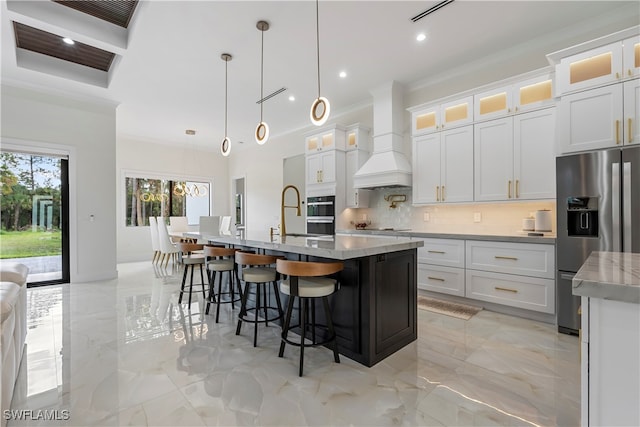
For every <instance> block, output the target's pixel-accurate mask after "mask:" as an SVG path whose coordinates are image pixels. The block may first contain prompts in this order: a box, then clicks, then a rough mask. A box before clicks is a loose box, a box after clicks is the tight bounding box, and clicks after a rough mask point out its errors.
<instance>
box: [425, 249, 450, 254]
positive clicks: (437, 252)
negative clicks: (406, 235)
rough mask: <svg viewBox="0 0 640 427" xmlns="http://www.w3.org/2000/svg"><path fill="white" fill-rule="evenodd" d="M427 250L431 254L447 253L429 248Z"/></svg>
mask: <svg viewBox="0 0 640 427" xmlns="http://www.w3.org/2000/svg"><path fill="white" fill-rule="evenodd" d="M427 252H429V253H430V254H444V253H446V252H445V251H435V250H429V251H427Z"/></svg>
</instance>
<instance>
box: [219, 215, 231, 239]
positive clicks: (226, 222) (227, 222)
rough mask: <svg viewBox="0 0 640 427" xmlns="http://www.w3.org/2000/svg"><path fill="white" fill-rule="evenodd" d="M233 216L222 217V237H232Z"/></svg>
mask: <svg viewBox="0 0 640 427" xmlns="http://www.w3.org/2000/svg"><path fill="white" fill-rule="evenodd" d="M230 227H231V216H230V215H225V216H223V217H222V220H221V221H220V235H221V236H230V235H231V229H230Z"/></svg>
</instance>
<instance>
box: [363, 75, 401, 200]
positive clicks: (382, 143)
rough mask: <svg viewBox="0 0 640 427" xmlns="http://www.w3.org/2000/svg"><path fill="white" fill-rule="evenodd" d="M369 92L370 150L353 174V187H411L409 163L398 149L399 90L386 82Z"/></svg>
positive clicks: (399, 130) (399, 136)
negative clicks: (371, 107) (371, 150)
mask: <svg viewBox="0 0 640 427" xmlns="http://www.w3.org/2000/svg"><path fill="white" fill-rule="evenodd" d="M371 94H372V95H373V152H372V153H371V157H370V158H369V159H368V160H367V161H366V163H365V164H364V165H362V167H361V168H360V169H359V170H358V171H357V172H356V173H355V175H354V176H353V184H354V187H355V188H365V189H375V188H392V187H410V186H411V163H409V160H408V159H407V157H406V156H405V154H404V152H403V151H402V145H403V136H402V127H403V114H404V107H403V99H402V98H403V89H402V86H400V84H399V83H397V82H394V81H392V82H390V83H387V84H385V85H383V86H380V87H378V88H377V89H374V90H372V91H371Z"/></svg>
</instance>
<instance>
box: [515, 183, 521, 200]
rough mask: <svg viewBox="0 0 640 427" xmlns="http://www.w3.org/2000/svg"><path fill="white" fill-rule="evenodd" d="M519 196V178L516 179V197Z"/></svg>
mask: <svg viewBox="0 0 640 427" xmlns="http://www.w3.org/2000/svg"><path fill="white" fill-rule="evenodd" d="M519 197H520V180H519V179H516V199H518V198H519Z"/></svg>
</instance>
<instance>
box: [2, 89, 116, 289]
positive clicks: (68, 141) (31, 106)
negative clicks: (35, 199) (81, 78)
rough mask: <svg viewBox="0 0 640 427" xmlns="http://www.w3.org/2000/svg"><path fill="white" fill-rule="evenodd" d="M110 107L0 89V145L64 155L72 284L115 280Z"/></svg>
mask: <svg viewBox="0 0 640 427" xmlns="http://www.w3.org/2000/svg"><path fill="white" fill-rule="evenodd" d="M115 107H116V106H115V104H110V103H107V102H102V101H89V100H74V99H71V98H68V97H64V96H61V95H53V94H45V93H42V92H37V91H33V90H30V89H24V88H18V87H13V86H8V85H2V131H1V134H2V139H3V143H5V142H8V143H10V144H15V145H17V146H24V147H25V148H27V147H29V149H30V150H37V148H38V147H41V148H42V149H43V150H54V151H60V152H66V153H68V154H69V181H70V195H69V205H70V206H69V222H70V224H69V228H70V230H69V232H70V258H71V260H70V264H71V265H70V267H71V271H70V273H71V282H72V283H76V282H85V281H94V280H103V279H110V278H115V277H117V270H116V233H115V227H116V209H115V205H114V202H113V201H114V200H115V197H116V189H115V185H114V183H115V180H116V178H115V177H116V174H115V162H116V143H115V142H116V137H115V134H116V113H115ZM91 215H93V221H90V217H91Z"/></svg>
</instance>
